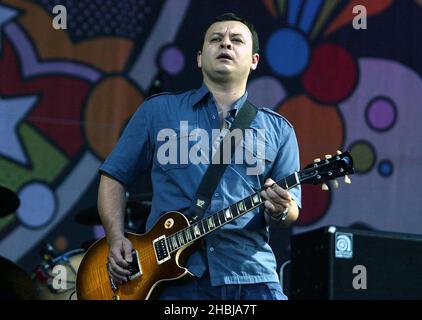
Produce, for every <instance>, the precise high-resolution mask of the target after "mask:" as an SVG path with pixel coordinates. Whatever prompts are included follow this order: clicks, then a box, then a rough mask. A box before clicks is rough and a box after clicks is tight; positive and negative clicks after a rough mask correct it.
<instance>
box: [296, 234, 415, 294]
mask: <svg viewBox="0 0 422 320" xmlns="http://www.w3.org/2000/svg"><path fill="white" fill-rule="evenodd" d="M290 254H291V269H290V294H289V296H290V297H289V298H290V299H292V300H295V299H327V300H337V299H342V300H344V299H422V236H420V235H415V234H404V233H396V232H387V231H372V230H360V229H350V228H344V227H338V226H327V227H323V228H320V229H316V230H313V231H309V232H305V233H301V234H296V235H293V236H292V237H291V252H290Z"/></svg>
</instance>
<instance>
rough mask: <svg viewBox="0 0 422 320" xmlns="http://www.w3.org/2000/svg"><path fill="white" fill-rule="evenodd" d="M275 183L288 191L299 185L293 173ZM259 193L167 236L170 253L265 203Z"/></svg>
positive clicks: (297, 176)
mask: <svg viewBox="0 0 422 320" xmlns="http://www.w3.org/2000/svg"><path fill="white" fill-rule="evenodd" d="M276 183H277V184H278V185H279V186H280V187H282V188H283V189H286V190H288V189H291V188H293V187H295V186H297V185H299V184H300V177H299V174H298V172H295V173H293V174H291V175H289V176H287V177H285V178H283V179H281V180H280V181H278V182H276ZM261 191H262V189H261V190H260V191H258V192H256V193H254V194H252V195H250V196H248V197H246V198H245V199H242V200H240V201H239V202H237V203H235V204H233V205H231V206H228V207H227V208H225V209H223V210H221V211H218V212H216V213H214V214H212V215H210V216H209V217H206V218H202V219H201V220H199V221H197V222H195V223H192V224H191V225H190V226H189V227H186V228H184V229H182V230H180V231H178V232H176V233H174V234H172V235H171V236H168V237H167V239H166V241H167V245H168V248H169V250H170V252H171V253H173V252H175V251H177V250H178V249H180V248H181V247H184V246H186V245H190V244H191V243H193V242H194V241H196V240H198V239H200V238H202V237H204V236H206V235H208V234H210V233H211V232H214V231H216V230H217V229H219V228H221V227H222V226H224V225H225V224H227V223H230V222H232V221H233V220H235V219H237V218H239V217H241V216H243V215H244V214H246V213H248V212H249V211H252V210H254V209H256V208H258V207H259V206H260V205H262V204H263V203H264V201H265V200H264V199H262V198H261V195H260V192H261Z"/></svg>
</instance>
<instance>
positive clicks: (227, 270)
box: [100, 84, 301, 285]
mask: <svg viewBox="0 0 422 320" xmlns="http://www.w3.org/2000/svg"><path fill="white" fill-rule="evenodd" d="M246 99H247V92H245V94H244V95H243V96H242V97H241V98H240V99H239V100H238V101H237V102H236V103H235V104H234V105H233V106H232V111H231V112H230V113H229V114H228V115H227V117H226V119H225V120H226V122H227V123H228V125H230V123H231V121H233V115H234V114H236V112H237V111H238V109H239V108H240V107H241V106H242V105H243V102H244V101H245V100H246ZM181 124H182V126H181ZM198 129H203V130H205V131H206V132H207V133H208V137H209V141H208V142H209V144H208V147H209V149H208V150H206V148H205V149H204V150H205V151H204V152H203V154H201V153H199V155H200V156H202V157H203V159H211V158H209V157H210V156H211V155H212V145H213V144H212V143H213V139H214V138H216V136H215V135H214V136H213V134H212V130H213V129H220V120H219V116H218V110H217V107H216V105H215V102H214V99H213V97H212V94H211V93H210V92H209V90H208V88H207V87H206V85H205V84H203V85H202V87H201V88H200V89H198V90H190V91H187V92H182V93H172V94H169V93H164V94H159V95H156V96H153V97H150V98H149V99H146V100H145V101H144V103H143V105H142V106H141V107H140V108H139V109H138V110H137V111H136V112H135V114H134V115H133V117H132V118H131V120H130V121H129V123H128V125H127V127H126V128H125V130H124V132H123V134H122V136H121V137H120V139H119V141H118V143H117V145H116V146H115V148H114V150H113V152H112V153H111V154H110V155H109V156H108V157H107V159H106V160H105V162H104V163H103V164H102V166H101V167H100V172H106V173H107V174H109V175H111V176H112V177H114V178H115V179H117V180H118V181H120V182H121V183H122V184H124V185H126V186H127V185H130V184H131V183H132V182H133V180H134V178H135V177H136V176H137V174H138V173H140V172H142V171H145V170H147V169H148V168H149V167H150V166H151V165H152V166H151V181H152V187H153V191H154V194H153V199H152V206H151V213H150V215H149V217H148V220H147V223H146V229H147V230H149V229H151V228H152V226H153V225H154V223H155V222H156V221H157V220H158V218H159V217H160V214H162V213H164V212H167V211H180V212H183V213H185V214H188V208H189V207H190V205H191V201H192V198H193V197H194V195H195V193H196V191H197V188H198V186H199V184H200V182H201V179H202V176H203V175H204V173H205V171H206V169H207V167H208V164H207V162H206V161H204V162H200V163H197V162H196V163H192V161H190V158H188V157H187V156H188V154H189V153H188V151H187V150H189V152H190V153H192V152H193V150H194V145H195V144H196V145H198V141H199V140H202V143H203V144H201V146H206V145H207V144H206V140H207V139H206V137H205V136H204V135H202V136H201V139H198V137H196V140H195V135H197V133H198ZM259 129H261V132H260V131H259ZM262 129H264V138H265V144H264V147H265V149H261V150H264V152H260V151H259V148H257V147H256V143H255V144H254V143H249V142H248V141H247V139H246V138H245V139H243V140H242V141H241V143H240V146H241V147H239V148H238V149H239V150H242V149H243V150H242V151H243V152H244V159H243V160H244V161H243V162H242V163H238V161H233V162H232V163H231V164H230V165H228V166H227V168H226V171H225V172H224V175H223V177H222V178H221V181H220V183H219V185H218V186H217V188H216V190H215V192H214V195H213V198H212V200H211V204H210V206H209V208H208V210H207V211H206V213H205V215H204V216H205V217H206V216H207V215H210V214H212V213H215V212H217V211H220V210H221V209H223V208H226V207H227V206H229V205H231V204H234V203H236V202H238V201H240V200H241V199H244V198H245V197H247V196H249V195H251V194H252V193H254V192H256V191H258V190H260V189H261V188H262V186H263V183H264V181H265V179H266V178H269V177H271V178H272V179H273V180H275V181H278V180H280V179H281V178H283V177H285V176H287V175H289V174H291V173H293V172H294V171H297V170H299V165H300V164H299V152H298V145H297V140H296V136H295V133H294V130H293V128H292V125H291V124H290V123H289V122H288V121H287V120H286V119H285V118H283V117H282V116H281V115H279V114H278V113H275V112H273V111H272V110H270V109H267V108H258V113H257V115H256V118H255V119H254V120H253V122H252V123H251V125H250V129H248V130H249V131H250V133H251V135H252V136H254V137H257V136H260V137H262V134H261V133H262ZM204 137H205V138H204ZM172 139H174V144H173V145H174V146H175V148H174V149H172V148H167V149H166V148H165V147H168V146H169V145H170V142H171V140H172ZM214 141H216V140H214ZM250 141H252V140H250ZM262 141H264V140H262ZM160 148H162V149H161V151H160ZM238 149H236V152H238ZM163 150H164V151H166V152H164V151H163ZM175 150H176V151H177V153H174V151H175ZM170 153H171V154H170ZM197 154H198V153H197ZM207 156H208V158H207ZM248 156H249V159H256V161H259V163H261V164H262V165H263V167H261V169H262V170H261V171H260V172H259V174H250V171H247V170H248V168H249V169H251V168H257V163H253V162H252V161H249V162H246V159H247V157H248ZM163 157H165V160H167V161H163ZM209 161H210V160H209ZM209 161H208V163H209ZM166 162H167V163H166ZM290 193H291V195H292V197H293V199H294V200H295V201H296V203H297V204H298V205H299V206H300V205H301V192H300V187H296V188H293V189H291V190H290ZM268 241H269V227H268V225H267V224H266V222H265V218H264V214H263V207H261V208H258V209H255V210H253V211H251V212H248V213H247V214H245V215H243V216H241V217H239V218H238V219H236V220H234V221H232V222H231V223H229V224H226V225H224V226H223V227H221V228H220V229H218V230H215V232H213V233H211V234H209V235H208V236H207V237H206V238H205V250H200V251H197V252H195V253H194V254H193V255H192V256H191V257H190V258H189V260H188V269H189V270H190V271H191V272H192V273H193V274H195V275H196V276H201V275H202V274H203V272H204V271H205V270H206V268H208V270H209V274H210V278H211V283H212V285H223V284H243V283H258V282H278V281H279V280H278V275H277V272H276V260H275V257H274V253H273V251H272V249H271V247H270V246H269V244H268Z"/></svg>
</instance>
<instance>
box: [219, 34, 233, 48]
mask: <svg viewBox="0 0 422 320" xmlns="http://www.w3.org/2000/svg"><path fill="white" fill-rule="evenodd" d="M220 47H221V48H222V49H224V48H226V49H231V47H232V43H231V41H230V39H229V37H224V38H223V40H222V41H221V43H220Z"/></svg>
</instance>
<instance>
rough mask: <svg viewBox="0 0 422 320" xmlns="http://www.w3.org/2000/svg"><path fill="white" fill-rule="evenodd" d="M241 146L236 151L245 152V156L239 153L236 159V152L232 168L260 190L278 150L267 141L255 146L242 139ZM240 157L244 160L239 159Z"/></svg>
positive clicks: (254, 187)
mask: <svg viewBox="0 0 422 320" xmlns="http://www.w3.org/2000/svg"><path fill="white" fill-rule="evenodd" d="M239 147H240V148H238V149H237V150H236V153H237V152H243V157H242V156H240V155H239V154H237V156H238V158H237V159H236V153H235V157H234V164H233V165H232V168H233V169H234V170H235V171H236V173H237V174H238V175H240V177H241V178H242V179H243V180H244V181H246V182H247V183H248V184H249V185H250V186H251V187H252V188H253V189H254V190H255V191H256V190H260V189H261V186H262V185H263V182H264V180H265V179H266V178H267V175H268V174H269V172H270V171H271V168H272V167H273V165H274V161H275V158H276V156H277V151H276V150H275V149H274V147H272V146H271V145H270V144H268V143H267V142H265V143H264V144H262V145H261V146H254V145H253V144H250V143H245V141H244V140H242V142H241V143H240V146H239ZM239 159H241V160H243V162H242V161H239ZM239 162H240V163H239Z"/></svg>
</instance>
